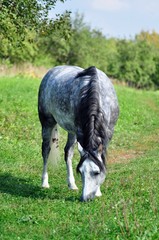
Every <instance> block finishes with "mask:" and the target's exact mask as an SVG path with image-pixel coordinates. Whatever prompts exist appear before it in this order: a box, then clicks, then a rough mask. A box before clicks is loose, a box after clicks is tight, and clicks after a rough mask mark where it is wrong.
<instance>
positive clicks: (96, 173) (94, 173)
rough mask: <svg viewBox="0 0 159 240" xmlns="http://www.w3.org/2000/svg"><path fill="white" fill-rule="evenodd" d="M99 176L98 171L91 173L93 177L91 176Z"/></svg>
mask: <svg viewBox="0 0 159 240" xmlns="http://www.w3.org/2000/svg"><path fill="white" fill-rule="evenodd" d="M99 174H100V172H99V171H95V172H92V175H93V176H98V175H99Z"/></svg>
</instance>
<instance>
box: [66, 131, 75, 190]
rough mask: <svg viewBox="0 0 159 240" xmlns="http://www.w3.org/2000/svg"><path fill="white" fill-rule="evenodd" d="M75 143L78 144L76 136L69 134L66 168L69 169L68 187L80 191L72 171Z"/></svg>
mask: <svg viewBox="0 0 159 240" xmlns="http://www.w3.org/2000/svg"><path fill="white" fill-rule="evenodd" d="M75 142H76V136H75V135H72V134H68V139H67V143H66V146H65V161H66V167H67V182H68V187H69V188H70V189H73V190H77V189H78V187H77V186H76V183H75V178H74V174H73V169H72V157H73V153H74V145H75Z"/></svg>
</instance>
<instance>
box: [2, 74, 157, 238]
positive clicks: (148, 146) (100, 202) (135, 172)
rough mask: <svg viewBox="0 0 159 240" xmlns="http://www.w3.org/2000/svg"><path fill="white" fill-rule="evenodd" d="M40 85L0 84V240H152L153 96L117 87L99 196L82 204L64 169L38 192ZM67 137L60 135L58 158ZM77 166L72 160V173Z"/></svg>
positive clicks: (24, 82)
mask: <svg viewBox="0 0 159 240" xmlns="http://www.w3.org/2000/svg"><path fill="white" fill-rule="evenodd" d="M39 84H40V81H39V80H38V79H31V78H25V77H20V76H18V77H12V78H5V77H3V78H1V79H0V162H1V169H0V239H2V240H10V239H11V240H45V239H46V240H52V239H55V240H62V239H64V240H73V239H79V240H89V239H90V240H94V239H99V240H114V239H117V240H126V239H134V240H139V239H141V240H154V239H156V240H157V239H159V92H151V91H149V92H146V91H137V90H134V89H130V88H126V87H123V86H116V91H117V94H118V98H119V103H120V118H119V121H118V124H117V126H116V128H115V133H114V138H113V140H112V142H111V144H110V147H109V156H108V164H107V167H108V175H107V179H106V181H105V182H104V184H103V185H102V193H103V196H102V197H101V198H96V199H95V200H94V201H90V202H88V203H81V202H80V201H79V197H80V194H81V179H80V176H78V175H77V174H75V175H76V181H77V184H78V186H79V191H75V192H73V191H70V190H68V189H67V184H66V169H65V163H64V161H63V160H61V164H60V166H59V167H58V168H56V169H53V168H52V166H51V164H50V166H49V174H50V185H51V188H50V189H49V190H43V189H42V188H41V171H42V159H41V129H40V123H39V121H38V116H37V93H38V87H39ZM65 139H66V134H65V132H64V131H63V130H61V129H60V148H61V158H63V147H64V144H65ZM77 163H78V153H77V151H76V154H75V158H74V167H75V166H76V165H77Z"/></svg>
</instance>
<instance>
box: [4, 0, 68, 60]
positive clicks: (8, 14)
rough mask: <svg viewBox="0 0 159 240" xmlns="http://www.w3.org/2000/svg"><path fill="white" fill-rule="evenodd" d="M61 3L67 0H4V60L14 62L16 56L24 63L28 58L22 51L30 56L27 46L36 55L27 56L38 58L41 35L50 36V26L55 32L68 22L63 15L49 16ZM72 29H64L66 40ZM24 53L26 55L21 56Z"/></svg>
mask: <svg viewBox="0 0 159 240" xmlns="http://www.w3.org/2000/svg"><path fill="white" fill-rule="evenodd" d="M57 1H61V2H64V1H65V0H40V1H38V0H1V1H0V42H1V47H0V52H1V55H0V57H1V58H3V59H9V60H11V62H14V61H15V58H14V55H16V56H17V60H18V59H19V60H20V61H21V60H23V59H24V58H25V56H24V55H23V53H22V51H24V52H25V54H26V52H27V47H29V48H30V49H32V51H31V52H32V54H31V55H30V54H29V52H30V49H29V51H28V54H26V56H30V57H31V56H33V55H35V53H36V49H37V45H36V40H37V38H38V36H39V35H41V34H43V33H46V31H47V30H48V25H49V24H50V23H52V31H53V30H54V29H56V28H58V26H59V25H62V24H64V23H65V19H66V14H65V16H64V15H59V16H57V18H56V19H49V17H48V13H49V10H50V9H51V8H54V7H55V4H56V2H57ZM67 17H68V18H69V12H67ZM53 23H54V24H53ZM49 29H50V28H49ZM68 29H69V28H68V27H66V28H61V32H62V34H63V36H64V37H65V38H67V37H68V35H69V31H68ZM65 30H66V31H65ZM31 46H32V47H31ZM20 52H21V54H22V55H23V56H20V55H19V53H20ZM33 52H34V54H33ZM26 59H27V58H26ZM30 60H31V59H30Z"/></svg>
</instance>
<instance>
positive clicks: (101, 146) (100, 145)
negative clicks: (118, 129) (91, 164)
mask: <svg viewBox="0 0 159 240" xmlns="http://www.w3.org/2000/svg"><path fill="white" fill-rule="evenodd" d="M98 153H99V154H102V153H103V145H102V144H101V143H100V144H99V147H98Z"/></svg>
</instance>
